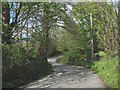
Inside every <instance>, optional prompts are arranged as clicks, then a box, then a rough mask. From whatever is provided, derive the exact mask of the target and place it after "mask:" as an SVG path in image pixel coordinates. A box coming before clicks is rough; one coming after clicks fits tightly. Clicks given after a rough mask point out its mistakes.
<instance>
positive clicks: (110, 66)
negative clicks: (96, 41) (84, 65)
mask: <svg viewBox="0 0 120 90" xmlns="http://www.w3.org/2000/svg"><path fill="white" fill-rule="evenodd" d="M92 69H93V70H95V71H96V72H97V73H98V74H99V75H100V76H101V77H102V78H103V80H104V82H105V83H106V85H107V86H108V87H111V88H118V58H117V57H115V58H110V59H106V58H104V59H102V60H100V61H96V62H95V63H94V65H93V66H92Z"/></svg>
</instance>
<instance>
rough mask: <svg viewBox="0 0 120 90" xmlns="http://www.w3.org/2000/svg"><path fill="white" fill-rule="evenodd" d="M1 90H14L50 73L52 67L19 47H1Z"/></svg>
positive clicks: (30, 51) (31, 51) (31, 52)
mask: <svg viewBox="0 0 120 90" xmlns="http://www.w3.org/2000/svg"><path fill="white" fill-rule="evenodd" d="M2 51H3V53H2V54H3V55H2V56H3V59H2V64H3V70H2V71H3V82H2V84H3V88H14V87H18V86H21V85H24V84H26V83H29V82H31V81H33V80H37V79H39V78H41V77H43V76H45V75H47V74H49V73H51V72H52V66H51V64H49V63H48V62H46V61H45V60H42V59H41V58H39V57H35V55H34V51H33V50H31V49H29V50H27V49H25V48H24V47H21V46H19V45H3V47H2Z"/></svg>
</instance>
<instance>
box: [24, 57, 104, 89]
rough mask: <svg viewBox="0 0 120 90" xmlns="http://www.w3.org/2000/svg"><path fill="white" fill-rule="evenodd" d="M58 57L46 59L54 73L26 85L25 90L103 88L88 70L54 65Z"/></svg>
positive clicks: (94, 75)
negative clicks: (37, 89)
mask: <svg viewBox="0 0 120 90" xmlns="http://www.w3.org/2000/svg"><path fill="white" fill-rule="evenodd" d="M58 57H59V56H55V57H52V58H49V59H48V62H49V63H51V64H52V66H53V68H54V72H53V73H52V74H50V75H48V76H46V77H44V78H43V79H40V80H37V81H35V82H32V83H30V84H28V85H26V86H25V90H27V89H29V88H105V85H104V84H103V82H102V80H101V79H100V78H99V77H98V76H97V75H96V74H95V73H94V72H93V71H91V70H90V69H88V68H85V67H83V66H73V65H62V64H59V63H56V60H57V58H58Z"/></svg>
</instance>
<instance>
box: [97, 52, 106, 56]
mask: <svg viewBox="0 0 120 90" xmlns="http://www.w3.org/2000/svg"><path fill="white" fill-rule="evenodd" d="M96 55H99V56H101V57H104V56H106V53H105V52H103V51H99V52H98V53H96Z"/></svg>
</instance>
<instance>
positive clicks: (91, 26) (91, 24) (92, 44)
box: [90, 13, 94, 60]
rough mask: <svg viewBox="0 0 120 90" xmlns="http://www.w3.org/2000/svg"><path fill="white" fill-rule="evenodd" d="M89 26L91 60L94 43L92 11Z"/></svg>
mask: <svg viewBox="0 0 120 90" xmlns="http://www.w3.org/2000/svg"><path fill="white" fill-rule="evenodd" d="M90 28H91V60H94V43H93V23H92V13H90Z"/></svg>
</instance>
